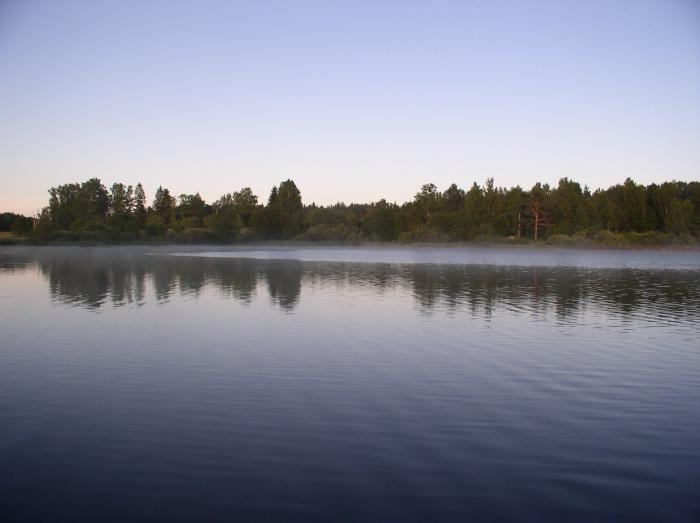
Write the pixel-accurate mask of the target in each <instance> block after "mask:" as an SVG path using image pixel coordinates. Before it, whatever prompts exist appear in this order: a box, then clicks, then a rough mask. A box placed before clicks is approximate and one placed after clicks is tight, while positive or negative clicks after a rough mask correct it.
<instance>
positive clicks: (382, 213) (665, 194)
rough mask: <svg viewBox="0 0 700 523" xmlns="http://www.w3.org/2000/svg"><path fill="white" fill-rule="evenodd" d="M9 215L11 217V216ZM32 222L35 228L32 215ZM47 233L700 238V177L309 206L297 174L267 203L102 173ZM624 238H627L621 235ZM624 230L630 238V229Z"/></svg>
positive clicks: (70, 200)
mask: <svg viewBox="0 0 700 523" xmlns="http://www.w3.org/2000/svg"><path fill="white" fill-rule="evenodd" d="M3 216H4V215H3ZM24 223H25V226H26V222H24ZM31 234H33V235H34V236H36V237H37V238H41V239H59V240H60V239H64V240H72V239H88V240H89V239H96V240H115V241H118V240H130V239H140V238H144V239H145V238H151V239H166V240H174V241H193V242H194V241H252V240H289V239H295V240H322V241H324V240H325V241H363V240H367V241H438V242H439V241H475V240H476V241H479V240H493V239H504V238H507V239H510V240H514V241H517V240H522V241H533V240H535V241H537V240H544V239H548V240H556V239H560V240H561V239H567V238H573V239H586V238H588V239H595V238H609V237H613V238H620V237H622V238H632V239H637V240H640V241H643V240H644V239H647V240H649V241H650V242H651V241H656V240H659V239H661V240H665V241H676V240H678V239H682V240H684V241H697V238H698V235H699V234H700V182H690V183H686V182H677V181H671V182H665V183H662V184H650V185H647V186H645V185H641V184H637V183H635V182H634V181H633V180H631V179H629V178H628V179H627V180H625V182H624V183H622V184H617V185H614V186H612V187H609V188H607V189H598V190H595V191H591V190H589V188H588V187H585V186H584V187H582V186H581V185H580V184H579V183H578V182H575V181H573V180H570V179H568V178H562V179H560V180H559V183H558V184H557V185H556V186H550V185H548V184H542V183H536V184H535V185H534V186H533V187H532V188H530V189H529V190H524V189H522V188H521V187H519V186H516V187H512V188H504V187H497V186H496V185H494V181H493V179H492V178H489V179H487V180H486V182H485V183H484V184H483V185H479V184H477V183H474V184H473V185H472V186H471V187H470V188H469V189H466V190H465V189H462V188H460V187H458V186H457V185H456V184H452V185H450V186H449V187H448V188H447V189H445V190H444V191H440V190H438V188H437V187H436V186H435V185H434V184H432V183H429V184H425V185H423V186H422V187H421V189H420V191H418V192H417V193H416V195H415V197H414V198H413V200H411V201H409V202H406V203H403V204H397V203H391V202H387V201H386V200H384V199H382V200H379V201H376V202H372V203H351V204H345V203H337V204H334V205H326V206H323V205H316V204H314V203H311V204H309V205H304V204H303V202H302V197H301V192H300V191H299V189H298V187H297V186H296V184H295V183H294V181H292V180H286V181H283V182H281V183H280V184H279V185H278V186H274V187H273V188H272V190H271V191H270V194H269V196H268V198H267V200H266V201H260V200H259V198H258V196H257V195H256V194H254V193H253V191H252V190H251V189H250V188H249V187H244V188H242V189H240V190H239V191H234V192H232V193H227V194H224V195H222V196H221V197H220V198H219V199H218V200H216V201H214V202H211V203H207V202H206V201H205V200H204V199H203V198H202V197H201V196H200V194H199V193H195V194H181V195H179V196H177V197H176V196H174V195H172V194H171V192H170V191H169V190H168V189H167V188H164V187H162V186H161V187H158V189H157V190H156V192H155V194H154V195H153V199H152V200H151V201H150V203H149V201H148V199H147V196H146V194H145V191H144V189H143V186H142V185H141V184H140V183H139V184H137V185H136V186H135V187H133V186H131V185H125V184H123V183H114V184H113V185H112V186H111V187H110V188H107V187H106V186H105V185H104V184H103V183H102V182H101V181H100V180H99V179H98V178H92V179H90V180H87V181H86V182H83V183H68V184H63V185H59V186H57V187H52V188H51V189H49V202H48V206H46V207H45V208H44V209H43V210H42V211H41V213H40V214H39V217H38V220H37V221H36V226H35V228H34V229H33V231H32V233H31ZM615 235H617V236H615ZM620 235H622V236H620Z"/></svg>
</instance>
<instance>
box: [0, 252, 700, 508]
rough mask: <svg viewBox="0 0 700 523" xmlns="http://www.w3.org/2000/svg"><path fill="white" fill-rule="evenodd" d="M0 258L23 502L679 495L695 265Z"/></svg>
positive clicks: (557, 504)
mask: <svg viewBox="0 0 700 523" xmlns="http://www.w3.org/2000/svg"><path fill="white" fill-rule="evenodd" d="M15 252H17V251H15ZM105 253H109V256H105ZM669 256H671V257H672V254H670V255H669ZM7 258H8V255H7V252H3V253H0V311H2V314H0V333H1V335H2V340H1V341H2V343H1V344H0V378H1V379H0V412H2V419H3V422H4V423H2V424H0V442H2V444H3V447H4V448H8V449H11V450H12V452H11V454H12V459H11V460H8V462H7V467H6V468H8V470H9V471H10V472H11V473H8V474H4V475H1V476H0V484H1V485H2V486H3V492H10V493H12V494H16V495H11V496H8V500H9V503H14V504H15V505H14V506H22V507H24V506H25V505H24V503H26V504H27V507H26V508H25V510H27V511H29V510H41V509H42V508H43V507H46V506H49V507H51V508H52V514H54V515H55V514H56V513H57V512H56V511H55V510H53V507H54V506H60V507H64V508H65V507H76V506H78V507H80V511H81V514H83V515H84V514H85V511H86V510H87V509H86V508H85V507H86V506H91V512H90V513H91V514H95V517H94V518H90V519H96V520H99V519H101V518H100V517H98V516H99V514H106V513H108V512H109V513H110V514H119V512H118V511H119V510H120V508H119V507H122V506H124V500H125V499H129V500H131V499H136V501H137V502H134V503H132V502H131V501H130V502H129V504H128V505H129V506H128V510H129V514H135V513H136V514H141V513H144V512H145V513H150V514H153V513H159V514H160V513H162V512H161V511H163V510H172V511H175V512H177V511H178V509H179V507H180V505H178V503H179V502H180V501H179V500H181V499H184V501H183V502H182V503H183V504H184V505H185V506H187V504H188V503H192V504H194V505H196V506H197V507H202V508H201V510H202V512H200V513H201V514H205V513H206V514H207V515H208V514H211V517H208V518H207V517H204V518H203V519H212V518H214V519H215V518H216V515H217V514H221V513H224V512H235V513H236V514H240V513H243V511H244V510H245V509H246V508H248V509H249V510H250V511H255V510H257V511H258V512H257V513H256V514H253V515H252V516H251V517H250V518H247V519H268V518H265V517H257V515H258V514H260V513H261V511H263V512H264V511H265V510H269V509H270V507H284V508H285V509H286V510H291V509H290V508H289V507H292V508H294V507H298V506H300V504H299V500H303V501H304V506H307V507H313V508H314V512H313V513H314V514H319V512H317V510H318V508H317V507H319V506H320V507H321V509H322V510H323V514H324V516H325V515H329V516H330V519H332V514H335V513H337V501H336V500H339V499H340V500H343V499H346V500H348V510H349V509H350V508H351V505H352V506H358V505H360V506H362V507H371V508H372V513H373V514H375V513H377V511H379V512H381V509H382V507H383V509H384V510H386V513H383V514H385V516H386V517H382V518H381V519H382V520H387V521H389V520H410V519H412V518H413V519H415V517H416V512H415V510H414V509H413V507H409V508H406V500H414V499H417V500H427V501H426V505H429V506H427V508H426V509H425V511H424V512H422V513H421V514H422V515H423V516H425V517H421V518H420V519H425V520H430V519H431V518H432V519H439V520H443V519H444V520H448V519H449V520H455V521H468V520H490V519H508V520H511V519H517V518H518V515H520V516H521V515H522V513H524V509H523V507H526V509H527V510H530V511H535V512H537V513H538V514H542V515H543V517H541V518H536V519H541V520H547V521H549V520H557V519H565V520H569V519H576V515H577V514H578V515H580V514H582V513H586V514H592V515H593V518H594V519H597V520H598V519H600V520H603V519H615V518H614V517H612V516H611V514H614V515H619V514H632V515H633V516H635V517H634V519H644V517H645V516H648V515H649V512H648V510H649V507H650V506H652V507H657V508H658V512H659V513H658V514H656V515H658V518H655V519H658V520H667V519H678V520H688V519H692V517H690V515H691V514H694V513H695V512H696V510H695V508H696V507H697V502H696V501H695V500H696V499H697V498H696V496H694V494H695V491H694V487H693V486H692V485H694V484H695V483H696V482H694V481H693V479H694V478H695V477H696V476H697V470H698V467H697V464H698V459H699V458H700V455H699V454H698V447H697V434H698V429H699V428H700V418H699V417H698V412H697V405H698V401H699V400H700V398H699V394H700V386H699V385H700V381H699V380H700V374H699V370H700V359H699V358H700V351H698V347H697V338H698V324H699V322H698V318H700V278H698V271H662V270H638V269H636V270H631V269H624V270H619V269H618V270H613V269H581V268H571V267H568V268H567V267H555V268H551V267H549V268H548V267H536V268H533V267H523V266H521V267H512V266H511V267H486V266H471V267H467V268H465V267H458V266H446V265H401V264H395V265H389V264H374V263H364V264H357V263H325V262H324V263H315V262H299V261H279V260H240V259H215V258H194V257H174V256H139V255H137V254H135V251H133V250H130V249H65V250H61V249H37V250H33V251H31V253H30V254H28V255H26V256H24V258H23V260H22V263H19V264H12V268H8V266H9V265H10V264H5V263H3V261H7ZM137 295H138V296H140V298H138V299H137ZM129 296H131V297H132V298H131V299H133V301H131V302H130V301H129ZM115 300H116V301H115ZM669 427H672V430H669ZM46 463H50V464H51V467H48V468H47V467H46ZM105 471H109V473H105ZM17 478H19V479H17ZM65 478H69V479H70V481H67V480H66V479H65ZM173 478H174V479H173ZM640 478H641V479H640ZM644 478H647V479H644ZM36 485H44V486H45V485H49V486H51V488H47V489H46V491H45V492H46V494H45V496H47V498H46V499H45V500H44V501H42V504H40V505H37V504H36V503H32V506H31V507H29V503H30V501H33V500H34V498H32V496H31V495H30V494H29V493H28V491H30V490H31V492H32V493H35V492H36V487H35V486H36ZM135 485H136V487H135ZM523 485H526V486H527V487H528V489H527V490H525V491H522V490H518V489H519V488H521V487H522V486H523ZM141 487H143V488H141ZM135 492H137V494H135ZM670 492H673V493H677V494H676V500H677V501H675V502H674V503H673V504H669V503H664V501H665V500H667V499H668V497H669V493H670ZM51 493H54V495H55V496H56V497H54V498H51V497H49V496H50V494H51ZM142 493H146V495H145V497H144V498H142V497H141V494H142ZM504 493H506V494H504ZM519 493H521V494H520V497H519ZM630 493H632V494H630ZM344 496H348V497H344ZM504 496H505V497H506V498H507V499H509V500H512V499H515V501H513V503H512V505H511V506H513V507H517V511H518V513H517V514H516V513H514V512H508V511H506V512H505V513H503V514H501V513H499V512H498V510H499V509H500V507H502V506H503V505H504V503H503V499H504ZM630 496H632V497H630ZM67 499H69V500H71V501H72V502H71V503H66V500H67ZM163 499H167V500H168V503H164V502H163ZM387 499H390V500H396V505H395V506H396V507H397V511H400V512H401V516H402V517H400V516H397V513H398V512H397V511H392V510H387V507H386V505H381V503H382V502H384V501H386V500H387ZM446 499H447V500H448V501H449V500H453V502H445V500H446ZM611 499H613V500H618V502H619V503H621V504H622V507H623V508H622V509H619V507H618V506H617V505H614V506H612V507H611ZM650 499H652V500H653V503H651V502H649V500H650ZM249 500H253V501H252V504H248V503H249ZM484 500H487V502H488V504H487V509H488V511H487V512H488V513H487V514H486V515H485V513H484V512H480V510H481V511H483V510H484V508H483V507H482V508H480V505H479V503H482V502H483V501H484ZM577 500H579V501H577ZM620 500H622V501H620ZM626 500H629V506H628V505H625V502H626ZM110 503H112V505H110ZM374 503H376V504H377V505H376V506H375V505H373V504H374ZM647 503H649V504H648V505H647ZM37 506H38V508H37ZM144 507H146V509H144ZM241 507H242V508H241ZM377 507H379V508H377ZM475 507H476V508H475ZM552 507H554V508H552ZM149 509H151V510H152V511H151V512H149ZM66 510H67V509H66ZM76 510H78V509H76ZM368 510H369V509H368ZM443 510H444V511H445V514H447V516H446V517H439V516H440V515H441V514H442V512H441V511H443ZM206 511H208V512H206ZM472 511H473V512H474V513H472ZM551 511H553V512H556V513H557V514H558V515H561V514H565V516H570V517H563V518H558V517H555V515H554V514H552V512H551ZM669 512H671V514H670V515H669ZM344 513H345V512H344ZM494 513H495V514H497V515H498V516H502V517H495V518H492V517H489V515H492V514H494ZM528 513H531V512H528ZM179 514H180V515H182V512H180V513H179ZM306 514H308V513H304V514H302V515H301V516H300V517H299V518H292V519H303V520H307V519H308V518H305V517H303V516H304V515H306ZM436 514H437V515H438V516H436ZM174 515H175V519H177V514H174ZM669 516H678V517H669ZM30 519H46V518H40V517H37V518H30ZM49 519H50V518H49ZM68 519H80V517H79V516H78V517H73V518H70V517H69V518H68ZM126 519H128V518H126ZM269 519H275V518H269ZM287 519H289V518H287ZM325 519H328V518H326V517H324V518H322V520H325Z"/></svg>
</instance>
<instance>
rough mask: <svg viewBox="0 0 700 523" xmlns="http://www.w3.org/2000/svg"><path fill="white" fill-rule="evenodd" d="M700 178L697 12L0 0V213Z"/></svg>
mask: <svg viewBox="0 0 700 523" xmlns="http://www.w3.org/2000/svg"><path fill="white" fill-rule="evenodd" d="M92 176H97V177H99V178H101V179H102V181H103V182H104V183H105V184H106V185H111V184H112V182H114V181H123V182H125V183H129V184H136V182H138V181H141V182H143V184H144V187H145V188H146V191H147V196H148V197H149V200H150V199H151V198H152V196H153V193H154V191H155V189H156V187H157V186H158V185H159V184H163V185H164V186H167V187H169V188H170V189H171V191H172V192H173V193H174V194H180V193H193V192H195V191H199V192H200V193H201V194H202V196H204V197H205V199H207V200H208V201H211V200H213V199H215V198H217V197H218V196H219V195H221V194H222V193H224V192H231V191H234V190H237V189H239V188H241V187H243V186H250V187H252V188H253V190H254V191H255V192H256V193H257V194H258V195H259V196H260V197H261V199H266V198H267V195H268V193H269V190H270V188H271V187H272V185H273V184H276V183H278V182H279V181H281V180H284V179H286V178H292V179H294V180H295V181H296V182H297V185H299V187H300V189H301V191H302V196H303V198H304V202H305V203H310V202H311V201H316V202H317V203H332V202H335V201H340V200H342V201H346V202H350V201H373V200H378V199H380V198H382V197H383V198H386V199H387V200H390V201H398V202H402V201H405V200H407V199H410V198H412V196H413V194H414V193H415V192H416V191H417V190H418V189H419V187H420V185H421V184H423V183H426V182H433V183H435V184H437V185H438V187H439V188H440V189H444V188H445V187H446V186H447V185H448V184H449V183H451V182H456V183H457V184H459V185H460V186H463V187H468V186H470V185H471V183H472V182H474V181H478V182H480V183H481V182H483V181H484V180H485V179H486V178H487V177H494V178H495V180H496V184H497V185H505V186H511V185H516V184H519V185H521V186H523V187H530V186H531V185H532V183H533V182H535V181H537V180H541V181H545V182H550V183H556V181H557V180H558V179H559V178H560V177H562V176H568V177H570V178H574V179H576V180H578V181H580V182H582V183H585V184H588V185H590V186H591V187H593V188H595V187H599V186H608V185H611V184H613V183H618V182H622V181H623V180H624V179H625V178H626V177H628V176H630V177H632V178H634V179H635V180H638V181H640V182H642V183H650V182H653V181H656V182H659V181H664V180H669V179H679V180H698V179H700V2H698V1H694V0H658V1H650V0H629V1H625V0H602V1H595V0H586V1H566V0H553V1H530V2H528V1H525V0H518V1H495V0H492V1H483V2H478V1H475V2H469V1H467V0H463V1H455V2H441V1H425V2H411V1H408V0H403V1H398V2H389V1H386V2H385V1H368V2H361V1H357V0H352V1H349V0H348V1H344V2H335V1H331V0H328V1H323V0H319V1H315V2H301V1H291V0H286V1H279V2H276V1H263V0H260V1H250V2H235V1H233V0H231V1H222V2H200V1H194V0H193V1H191V2H178V1H162V2H160V1H133V2H130V1H125V0H114V1H110V2H105V1H99V0H97V1H96V0H90V1H45V2H41V1H31V0H30V1H25V0H22V1H19V0H18V1H14V2H13V1H7V0H0V177H1V179H2V182H1V185H0V210H2V211H5V210H13V211H19V212H24V213H33V212H35V211H36V210H38V209H39V208H40V207H41V206H43V205H45V203H46V200H47V193H46V190H47V189H48V188H49V187H50V186H52V185H57V184H60V183H64V182H69V181H82V180H85V179H87V178H89V177H92Z"/></svg>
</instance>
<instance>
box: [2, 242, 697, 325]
mask: <svg viewBox="0 0 700 523" xmlns="http://www.w3.org/2000/svg"><path fill="white" fill-rule="evenodd" d="M105 252H107V254H105ZM0 261H2V260H0ZM2 263H3V265H0V270H3V271H18V270H27V269H28V268H29V267H33V266H38V267H39V269H40V271H41V273H42V274H43V276H44V277H45V278H46V280H47V282H48V286H49V289H50V292H51V296H52V298H53V299H54V300H55V301H56V302H58V303H61V304H68V305H79V306H82V307H86V308H91V309H98V308H100V307H103V306H104V305H105V304H108V303H109V304H111V305H112V306H115V307H119V306H124V305H142V304H144V303H145V302H146V301H147V300H148V299H149V298H148V296H149V292H148V287H149V286H150V288H151V289H152V298H151V299H154V300H155V301H156V302H158V303H161V304H165V303H167V302H168V300H169V298H170V297H171V296H172V295H173V294H174V293H179V294H180V295H183V296H193V297H197V296H199V295H200V294H201V293H202V292H215V293H218V294H219V295H220V296H221V298H222V299H231V300H237V301H239V302H241V303H248V304H249V303H252V302H253V301H254V300H256V299H258V298H259V296H260V292H259V291H260V288H261V286H263V287H266V289H267V293H268V294H269V297H270V299H271V301H272V303H274V304H275V305H276V306H278V307H279V308H281V309H283V310H285V311H289V312H292V311H293V310H294V308H295V307H296V306H297V305H298V304H299V301H300V296H301V291H302V288H308V289H309V290H311V291H313V290H316V289H323V288H325V289H338V290H346V291H348V292H352V291H353V290H359V289H363V291H365V292H366V291H367V289H369V290H370V292H374V293H377V294H385V293H392V292H398V291H401V292H405V293H409V294H411V295H412V296H413V297H414V299H415V303H416V306H417V307H418V308H419V309H420V310H421V311H423V312H425V313H427V314H430V313H432V312H434V311H435V310H442V311H446V312H448V313H454V312H457V311H460V310H464V311H470V312H471V313H472V314H481V315H483V316H484V317H486V318H488V317H490V315H492V314H493V313H494V311H496V310H498V309H507V310H519V311H529V312H532V313H536V314H545V313H548V312H553V313H554V314H556V315H557V317H559V318H567V317H569V316H571V315H573V314H576V313H577V312H579V311H583V310H585V309H586V308H597V309H601V310H605V311H606V312H611V313H616V314H622V315H631V314H634V313H635V312H636V311H637V310H639V309H640V308H643V309H645V310H649V307H650V306H651V307H653V309H654V310H656V311H659V314H661V315H668V316H669V317H670V316H674V315H675V316H676V317H680V316H685V315H688V314H697V311H698V308H699V307H700V305H699V304H700V278H698V273H697V271H687V270H683V271H666V270H657V269H653V270H651V269H649V270H645V269H589V268H580V267H579V268H576V267H523V266H495V265H437V264H389V263H347V262H301V261H298V260H261V259H245V258H205V257H190V256H171V255H164V254H157V255H149V254H147V253H145V252H144V251H143V250H138V249H135V250H129V249H123V250H119V249H117V250H111V251H110V250H104V249H102V250H101V249H81V250H76V249H65V250H62V249H54V250H52V249H44V250H41V249H37V250H35V251H29V254H25V255H24V257H16V259H13V260H12V261H11V262H10V261H8V260H6V259H5V260H4V261H2Z"/></svg>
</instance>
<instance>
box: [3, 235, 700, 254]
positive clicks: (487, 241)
mask: <svg viewBox="0 0 700 523" xmlns="http://www.w3.org/2000/svg"><path fill="white" fill-rule="evenodd" d="M638 236H641V238H640V237H631V238H630V237H629V234H624V235H623V234H615V233H607V234H606V235H604V236H603V237H602V238H601V237H592V238H591V237H581V236H578V235H573V236H566V235H555V236H553V237H550V238H546V239H543V240H538V241H534V240H532V239H521V240H517V239H509V238H484V239H479V240H474V241H408V242H402V241H375V240H354V241H329V240H308V239H290V240H265V239H260V240H247V241H240V240H238V241H237V240H229V241H206V240H205V241H189V240H182V239H173V238H123V239H110V238H74V239H66V238H57V239H38V238H33V237H26V236H14V235H12V234H7V233H5V234H2V235H0V246H2V245H7V246H10V245H23V246H110V245H121V246H129V245H133V246H188V245H189V246H196V245H202V246H212V247H219V248H221V247H247V246H261V247H274V246H280V247H421V248H431V247H440V248H460V247H513V248H518V247H530V248H571V249H577V248H580V249H624V250H660V251H661V250H672V251H699V252H700V241H699V240H697V239H695V238H693V237H689V238H683V237H676V236H672V235H663V236H660V237H659V235H657V237H649V235H642V234H639V235H638ZM669 236H670V237H669Z"/></svg>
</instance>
